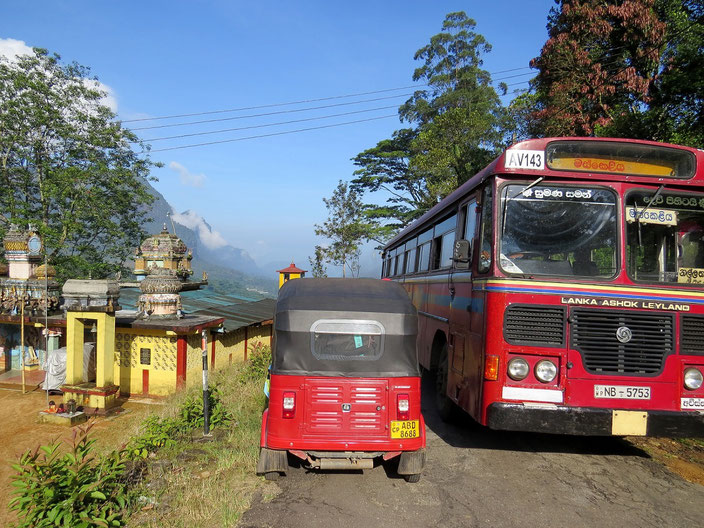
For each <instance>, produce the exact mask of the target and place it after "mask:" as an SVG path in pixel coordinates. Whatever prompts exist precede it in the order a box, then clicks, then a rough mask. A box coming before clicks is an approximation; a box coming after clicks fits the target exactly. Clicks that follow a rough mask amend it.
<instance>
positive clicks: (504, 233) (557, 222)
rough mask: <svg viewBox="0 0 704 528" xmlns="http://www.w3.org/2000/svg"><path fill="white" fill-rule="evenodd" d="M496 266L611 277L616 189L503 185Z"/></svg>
mask: <svg viewBox="0 0 704 528" xmlns="http://www.w3.org/2000/svg"><path fill="white" fill-rule="evenodd" d="M498 215H499V225H500V237H499V265H500V266H501V269H502V270H503V271H504V272H506V273H509V274H524V275H549V276H553V277H573V276H587V277H599V278H607V277H613V276H614V275H615V274H616V270H617V259H616V254H617V252H616V247H617V240H618V236H617V221H616V193H615V192H614V191H612V190H610V189H607V188H603V187H588V186H583V187H572V186H558V185H549V186H548V185H536V186H534V187H533V186H530V185H528V184H525V185H506V186H505V187H504V188H503V190H502V193H501V207H500V208H499V211H498Z"/></svg>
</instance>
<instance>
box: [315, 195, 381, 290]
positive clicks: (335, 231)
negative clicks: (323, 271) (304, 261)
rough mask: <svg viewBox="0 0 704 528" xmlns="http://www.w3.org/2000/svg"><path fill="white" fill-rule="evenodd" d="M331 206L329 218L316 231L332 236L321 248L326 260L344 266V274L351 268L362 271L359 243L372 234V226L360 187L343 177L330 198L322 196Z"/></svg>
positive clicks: (328, 208) (320, 234) (316, 226)
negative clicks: (366, 219)
mask: <svg viewBox="0 0 704 528" xmlns="http://www.w3.org/2000/svg"><path fill="white" fill-rule="evenodd" d="M323 203H325V207H326V208H327V210H328V219H327V220H326V221H325V222H323V225H318V224H316V225H315V234H316V235H319V236H324V237H326V238H328V239H329V240H330V244H329V245H328V246H327V247H320V246H317V247H316V254H317V250H318V248H320V250H321V254H322V255H323V260H324V261H325V262H330V263H332V264H333V265H335V266H341V267H342V276H343V277H346V275H347V272H348V271H349V272H350V273H351V275H352V276H356V275H358V274H359V254H360V245H361V243H362V241H363V240H365V239H368V237H369V226H368V225H367V224H366V222H365V221H364V218H363V215H362V201H361V200H360V198H359V195H358V193H357V191H355V190H354V189H352V188H351V187H350V186H349V185H348V184H347V183H345V182H343V181H340V182H339V183H338V184H337V188H336V189H335V191H334V192H333V193H332V196H331V197H330V198H323Z"/></svg>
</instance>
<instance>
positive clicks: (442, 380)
mask: <svg viewBox="0 0 704 528" xmlns="http://www.w3.org/2000/svg"><path fill="white" fill-rule="evenodd" d="M448 374H449V366H448V361H447V343H445V344H444V345H443V346H442V351H441V352H440V361H438V368H437V370H436V371H435V406H436V407H437V410H438V414H439V415H440V418H441V419H442V421H443V422H451V421H452V419H453V418H454V416H455V403H454V402H453V401H452V400H451V399H450V398H448V397H447V376H448Z"/></svg>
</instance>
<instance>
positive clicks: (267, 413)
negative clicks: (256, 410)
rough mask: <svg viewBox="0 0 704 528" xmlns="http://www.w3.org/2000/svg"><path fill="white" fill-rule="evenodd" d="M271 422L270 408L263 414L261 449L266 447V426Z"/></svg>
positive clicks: (260, 438)
mask: <svg viewBox="0 0 704 528" xmlns="http://www.w3.org/2000/svg"><path fill="white" fill-rule="evenodd" d="M268 420H269V408H268V407H267V408H266V409H264V412H263V413H262V430H261V431H260V433H259V434H260V436H259V447H266V424H267V422H268Z"/></svg>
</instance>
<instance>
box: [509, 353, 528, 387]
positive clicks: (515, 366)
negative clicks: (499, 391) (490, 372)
mask: <svg viewBox="0 0 704 528" xmlns="http://www.w3.org/2000/svg"><path fill="white" fill-rule="evenodd" d="M528 372H530V367H529V366H528V362H527V361H526V360H525V359H523V358H520V357H515V358H513V359H512V360H511V361H509V362H508V377H509V378H511V379H512V380H516V381H521V380H523V379H526V376H527V375H528Z"/></svg>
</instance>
